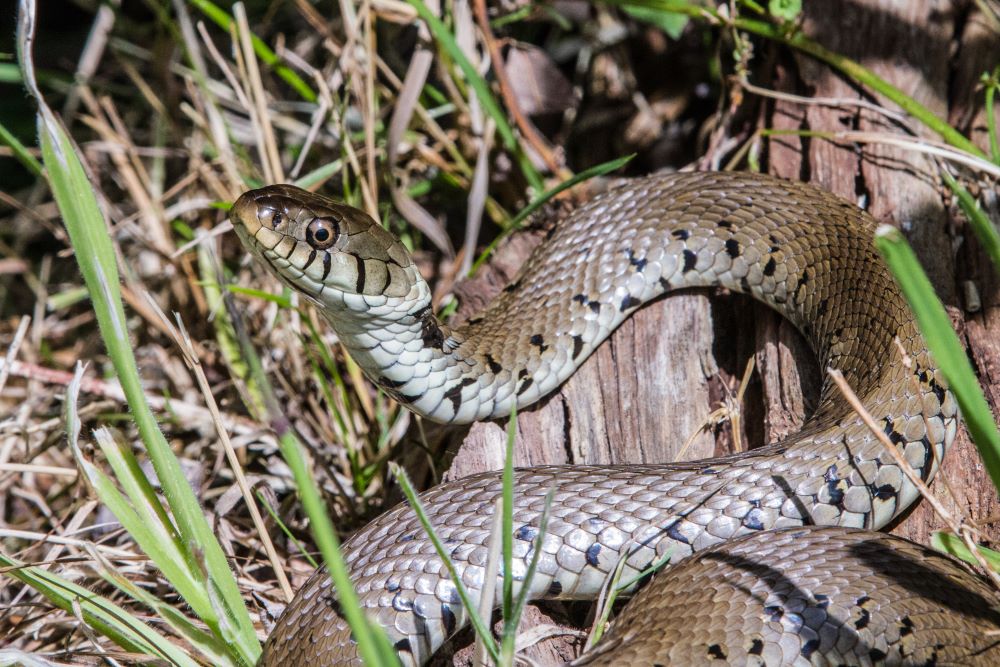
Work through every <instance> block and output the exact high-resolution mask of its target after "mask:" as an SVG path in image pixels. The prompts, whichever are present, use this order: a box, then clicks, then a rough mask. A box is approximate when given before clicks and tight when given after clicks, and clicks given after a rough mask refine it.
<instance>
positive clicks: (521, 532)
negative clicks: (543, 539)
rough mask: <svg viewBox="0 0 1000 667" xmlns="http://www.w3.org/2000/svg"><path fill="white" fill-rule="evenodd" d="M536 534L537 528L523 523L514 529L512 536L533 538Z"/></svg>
mask: <svg viewBox="0 0 1000 667" xmlns="http://www.w3.org/2000/svg"><path fill="white" fill-rule="evenodd" d="M537 536H538V529H537V528H535V527H534V526H529V525H528V524H524V525H523V526H521V527H520V528H518V529H517V530H515V531H514V537H515V538H517V539H519V540H533V539H535V537H537Z"/></svg>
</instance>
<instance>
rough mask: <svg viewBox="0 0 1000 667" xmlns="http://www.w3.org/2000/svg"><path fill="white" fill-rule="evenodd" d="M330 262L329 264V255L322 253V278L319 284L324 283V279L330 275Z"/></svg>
mask: <svg viewBox="0 0 1000 667" xmlns="http://www.w3.org/2000/svg"><path fill="white" fill-rule="evenodd" d="M330 262H331V259H330V253H328V252H324V253H323V277H322V278H321V279H320V282H321V283H325V282H326V277H327V276H328V275H330Z"/></svg>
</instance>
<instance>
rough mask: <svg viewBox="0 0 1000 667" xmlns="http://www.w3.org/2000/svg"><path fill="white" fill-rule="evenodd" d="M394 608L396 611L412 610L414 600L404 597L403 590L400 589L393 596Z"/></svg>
mask: <svg viewBox="0 0 1000 667" xmlns="http://www.w3.org/2000/svg"><path fill="white" fill-rule="evenodd" d="M392 608H393V609H395V610H396V611H411V610H412V609H413V600H410V599H408V598H405V597H403V592H402V591H400V592H398V593H396V595H395V596H394V597H393V598H392Z"/></svg>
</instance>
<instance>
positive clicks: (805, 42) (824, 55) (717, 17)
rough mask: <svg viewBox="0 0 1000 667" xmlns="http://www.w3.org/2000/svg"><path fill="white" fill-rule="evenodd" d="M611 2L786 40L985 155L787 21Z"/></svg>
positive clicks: (666, 0)
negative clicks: (777, 21) (780, 22)
mask: <svg viewBox="0 0 1000 667" xmlns="http://www.w3.org/2000/svg"><path fill="white" fill-rule="evenodd" d="M601 1H602V2H606V3H607V4H610V5H617V6H620V7H647V8H653V9H658V10H660V11H666V12H676V13H679V14H686V15H688V16H690V17H691V18H694V19H698V20H700V21H706V20H707V21H709V22H711V23H713V24H716V25H731V26H732V27H733V28H735V29H737V30H743V31H746V32H749V33H753V34H755V35H758V36H760V37H764V38H766V39H770V40H773V41H776V42H779V43H782V44H786V45H787V46H790V47H792V48H794V49H797V50H799V51H801V52H803V53H807V54H809V55H811V56H812V57H813V58H816V59H817V60H820V61H822V62H824V63H826V64H827V65H830V66H831V67H833V68H834V69H837V70H839V71H840V72H841V73H843V74H845V75H846V76H848V77H850V78H851V79H853V80H854V81H857V82H858V83H860V84H862V85H865V86H867V87H869V88H871V89H872V90H875V91H877V92H878V93H880V94H882V95H884V96H885V97H887V98H888V99H890V100H892V101H893V102H895V103H896V104H897V105H899V107H900V108H901V109H903V111H905V112H906V113H908V114H909V115H910V116H912V117H913V118H915V119H917V120H918V121H920V122H921V123H923V124H924V125H925V126H926V127H927V128H928V129H930V130H932V131H933V132H935V133H936V134H937V135H938V136H940V137H941V138H942V139H944V140H945V141H946V142H948V143H949V144H951V145H952V146H954V147H956V148H958V149H961V150H963V151H965V152H967V153H969V154H971V155H975V156H976V157H981V158H985V157H986V154H985V153H983V151H981V150H980V149H979V147H978V146H976V145H975V144H974V143H972V142H971V141H970V140H969V139H967V138H966V137H965V136H963V135H962V133H961V132H959V131H958V130H956V129H955V128H953V127H952V126H951V125H950V124H949V123H948V122H947V121H946V120H944V119H941V118H938V116H937V115H935V114H934V112H933V111H931V110H930V109H928V108H927V107H925V106H924V105H922V104H920V103H919V102H917V101H916V100H915V99H913V98H912V97H910V96H909V95H907V94H906V93H904V92H903V91H901V90H900V89H899V88H896V87H895V86H893V85H892V84H891V83H889V82H888V81H886V80H885V79H883V78H882V77H880V76H878V75H877V74H875V73H874V72H872V71H871V70H870V69H868V68H866V67H864V66H862V65H861V64H860V63H858V62H855V61H854V60H851V59H850V58H846V57H844V56H842V55H840V54H839V53H835V52H833V51H830V50H829V49H827V48H825V47H823V46H822V45H820V44H819V42H816V41H814V40H812V39H810V38H809V37H807V36H806V35H805V34H803V33H802V32H801V30H798V29H797V28H796V29H794V30H788V24H787V23H785V24H778V23H772V22H770V21H767V20H762V19H756V18H746V17H743V16H736V17H734V18H731V19H730V18H726V17H723V16H722V15H721V14H720V13H719V12H718V11H717V10H715V9H713V8H711V7H708V6H706V5H701V4H697V3H693V2H684V1H683V0H601Z"/></svg>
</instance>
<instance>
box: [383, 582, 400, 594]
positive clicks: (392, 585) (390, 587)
mask: <svg viewBox="0 0 1000 667" xmlns="http://www.w3.org/2000/svg"><path fill="white" fill-rule="evenodd" d="M385 590H387V591H389V592H390V593H395V592H396V591H398V590H399V582H398V581H387V582H386V584H385Z"/></svg>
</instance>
